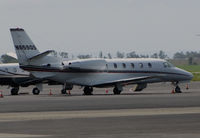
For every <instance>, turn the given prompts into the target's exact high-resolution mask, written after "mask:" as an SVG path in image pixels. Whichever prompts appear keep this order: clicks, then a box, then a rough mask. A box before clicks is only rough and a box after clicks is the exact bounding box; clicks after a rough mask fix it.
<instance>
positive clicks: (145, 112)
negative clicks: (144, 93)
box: [0, 107, 200, 122]
mask: <svg viewBox="0 0 200 138" xmlns="http://www.w3.org/2000/svg"><path fill="white" fill-rule="evenodd" d="M197 113H198V114H200V107H186V108H150V109H149V108H148V109H119V110H84V111H52V112H20V113H0V122H7V121H31V120H51V119H73V118H101V117H126V116H152V115H176V114H197Z"/></svg>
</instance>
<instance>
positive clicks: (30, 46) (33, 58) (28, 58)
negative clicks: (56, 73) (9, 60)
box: [10, 28, 60, 66]
mask: <svg viewBox="0 0 200 138" xmlns="http://www.w3.org/2000/svg"><path fill="white" fill-rule="evenodd" d="M10 32H11V36H12V40H13V43H14V47H15V51H16V54H17V57H18V61H19V64H20V65H22V66H23V65H25V66H26V65H36V66H41V65H44V64H49V63H53V64H59V62H60V59H59V58H56V57H53V56H47V55H48V54H49V53H51V52H53V51H52V50H48V51H46V52H43V53H40V52H39V50H38V49H37V48H36V46H35V45H34V43H33V42H32V40H31V39H30V38H29V36H28V35H27V33H26V32H25V31H24V29H22V28H11V29H10Z"/></svg>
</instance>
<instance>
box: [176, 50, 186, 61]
mask: <svg viewBox="0 0 200 138" xmlns="http://www.w3.org/2000/svg"><path fill="white" fill-rule="evenodd" d="M186 57H187V56H186V55H185V54H184V53H183V52H182V51H181V52H176V53H175V54H174V57H173V58H174V59H184V58H186Z"/></svg>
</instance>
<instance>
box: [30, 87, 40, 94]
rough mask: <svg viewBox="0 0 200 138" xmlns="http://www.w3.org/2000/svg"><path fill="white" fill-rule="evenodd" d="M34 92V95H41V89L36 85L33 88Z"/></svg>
mask: <svg viewBox="0 0 200 138" xmlns="http://www.w3.org/2000/svg"><path fill="white" fill-rule="evenodd" d="M32 93H33V95H39V94H40V90H39V89H38V88H37V87H35V88H33V90H32Z"/></svg>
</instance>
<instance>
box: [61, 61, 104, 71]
mask: <svg viewBox="0 0 200 138" xmlns="http://www.w3.org/2000/svg"><path fill="white" fill-rule="evenodd" d="M64 68H69V69H91V70H105V69H106V61H105V60H104V59H85V60H81V61H80V60H76V61H71V62H70V61H68V62H64Z"/></svg>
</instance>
